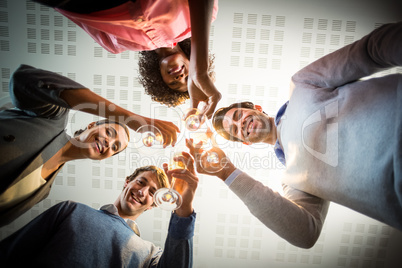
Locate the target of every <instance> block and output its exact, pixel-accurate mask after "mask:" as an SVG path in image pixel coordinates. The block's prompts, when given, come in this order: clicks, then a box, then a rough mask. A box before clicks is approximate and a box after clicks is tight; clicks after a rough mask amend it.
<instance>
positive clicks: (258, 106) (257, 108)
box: [254, 104, 262, 113]
mask: <svg viewBox="0 0 402 268" xmlns="http://www.w3.org/2000/svg"><path fill="white" fill-rule="evenodd" d="M254 109H256V110H257V111H259V112H260V113H262V107H261V106H260V105H257V104H254Z"/></svg>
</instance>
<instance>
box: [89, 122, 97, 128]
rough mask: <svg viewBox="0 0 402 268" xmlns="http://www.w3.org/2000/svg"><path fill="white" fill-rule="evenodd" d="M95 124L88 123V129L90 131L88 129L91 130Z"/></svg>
mask: <svg viewBox="0 0 402 268" xmlns="http://www.w3.org/2000/svg"><path fill="white" fill-rule="evenodd" d="M95 124H96V122H92V123H89V125H88V129H90V128H92V127H93V126H95Z"/></svg>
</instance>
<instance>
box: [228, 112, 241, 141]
mask: <svg viewBox="0 0 402 268" xmlns="http://www.w3.org/2000/svg"><path fill="white" fill-rule="evenodd" d="M238 112H239V110H237V109H236V110H235V111H234V112H233V115H232V120H233V121H236V120H235V118H237V114H238ZM229 134H230V135H232V136H234V134H233V124H232V125H230V127H229Z"/></svg>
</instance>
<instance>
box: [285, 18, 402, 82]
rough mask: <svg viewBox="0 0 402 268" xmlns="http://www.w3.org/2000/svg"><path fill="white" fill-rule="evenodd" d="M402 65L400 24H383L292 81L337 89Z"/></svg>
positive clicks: (302, 72)
mask: <svg viewBox="0 0 402 268" xmlns="http://www.w3.org/2000/svg"><path fill="white" fill-rule="evenodd" d="M401 65H402V22H399V23H392V24H386V25H383V26H381V27H379V28H378V29H376V30H374V31H373V32H371V33H370V34H368V35H366V36H365V37H363V38H362V39H360V40H358V41H356V42H354V43H352V44H350V45H347V46H345V47H343V48H341V49H339V50H337V51H335V52H333V53H331V54H328V55H327V56H324V57H322V58H320V59H318V60H316V61H315V62H313V63H311V64H309V65H308V66H306V67H305V68H303V69H301V70H300V71H299V72H297V73H296V74H295V75H294V76H293V77H292V82H293V83H294V84H295V85H296V87H297V84H299V83H302V84H305V85H310V86H311V87H312V88H336V87H339V86H342V85H345V84H347V83H349V82H352V81H355V80H358V79H360V78H363V77H365V76H369V75H372V74H374V73H375V72H378V71H381V70H384V69H386V68H390V67H394V66H401Z"/></svg>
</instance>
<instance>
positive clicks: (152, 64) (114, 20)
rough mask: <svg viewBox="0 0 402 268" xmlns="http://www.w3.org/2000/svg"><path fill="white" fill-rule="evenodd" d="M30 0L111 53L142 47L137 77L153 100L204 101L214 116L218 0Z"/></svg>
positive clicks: (171, 102)
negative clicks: (212, 51) (212, 35)
mask: <svg viewBox="0 0 402 268" xmlns="http://www.w3.org/2000/svg"><path fill="white" fill-rule="evenodd" d="M34 1H35V2H39V3H42V4H45V5H48V6H51V7H53V8H55V9H56V10H57V11H58V12H60V13H61V14H63V15H64V16H66V17H68V18H69V19H70V20H71V21H73V22H74V23H76V24H77V25H78V26H80V27H81V28H82V29H84V30H85V31H86V32H87V33H88V34H89V35H90V36H91V37H92V38H93V39H94V40H95V41H96V42H97V43H98V44H99V45H101V46H102V47H103V48H105V49H106V50H108V51H109V52H111V53H120V52H122V51H125V50H133V51H142V52H141V53H140V60H139V63H140V75H141V77H140V81H141V83H142V84H143V86H144V88H145V91H146V92H147V94H149V95H151V96H152V99H153V100H155V101H158V102H161V103H163V104H166V105H168V106H176V105H178V104H181V103H183V102H184V101H185V100H186V99H187V98H190V101H191V107H197V106H198V104H199V103H200V102H205V103H206V106H205V108H204V110H203V113H204V114H205V115H207V116H208V117H209V118H210V117H211V116H212V114H213V112H214V110H215V107H216V105H217V104H218V102H219V100H220V99H221V94H220V93H219V91H218V90H217V89H216V87H215V86H214V84H213V75H214V73H213V72H212V70H211V69H212V63H213V56H211V55H209V53H208V43H209V29H210V24H211V22H212V21H213V20H214V19H215V18H216V14H217V11H218V4H217V3H218V0H155V1H150V0H137V1H127V0H117V1H107V0H70V1H68V0H64V1H63V0H34ZM190 37H191V39H190ZM190 58H191V61H190Z"/></svg>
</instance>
